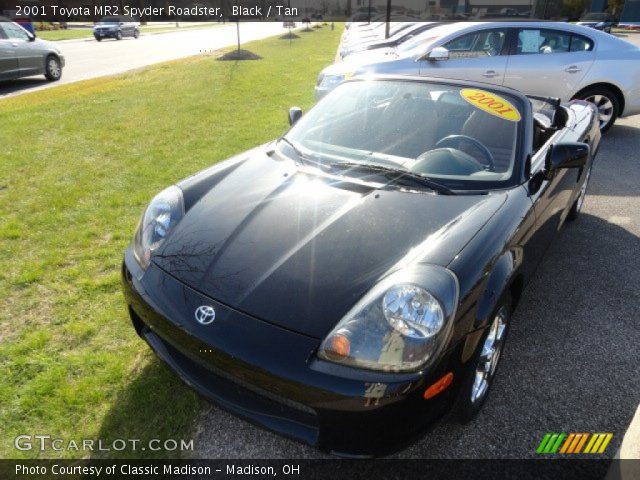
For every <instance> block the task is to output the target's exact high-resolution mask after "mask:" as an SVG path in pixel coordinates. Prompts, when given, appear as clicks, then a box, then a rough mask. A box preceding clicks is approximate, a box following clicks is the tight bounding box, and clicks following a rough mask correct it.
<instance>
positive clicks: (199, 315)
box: [196, 305, 216, 325]
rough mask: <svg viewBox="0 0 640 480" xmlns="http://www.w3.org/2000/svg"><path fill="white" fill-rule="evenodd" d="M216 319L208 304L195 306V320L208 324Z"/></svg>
mask: <svg viewBox="0 0 640 480" xmlns="http://www.w3.org/2000/svg"><path fill="white" fill-rule="evenodd" d="M215 319H216V311H215V310H214V309H213V307H211V306H209V305H200V306H199V307H198V308H196V320H197V321H198V323H201V324H202V325H209V324H210V323H211V322H213V321H214V320H215Z"/></svg>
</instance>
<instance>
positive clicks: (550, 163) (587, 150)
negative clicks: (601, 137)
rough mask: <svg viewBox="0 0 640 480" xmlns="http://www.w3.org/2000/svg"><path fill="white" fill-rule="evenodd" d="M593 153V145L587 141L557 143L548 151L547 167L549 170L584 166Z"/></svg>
mask: <svg viewBox="0 0 640 480" xmlns="http://www.w3.org/2000/svg"><path fill="white" fill-rule="evenodd" d="M589 155H591V147H589V145H587V144H586V143H576V142H567V143H557V144H555V145H552V146H551V148H550V149H549V152H548V153H547V158H546V162H545V167H546V170H547V171H548V172H552V171H554V170H558V169H561V168H580V167H584V166H585V165H586V163H587V160H588V159H589Z"/></svg>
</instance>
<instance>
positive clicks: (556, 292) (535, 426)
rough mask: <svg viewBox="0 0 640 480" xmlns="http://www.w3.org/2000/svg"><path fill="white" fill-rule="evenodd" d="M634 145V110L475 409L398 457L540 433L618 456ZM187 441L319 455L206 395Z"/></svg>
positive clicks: (249, 453) (637, 226)
mask: <svg viewBox="0 0 640 480" xmlns="http://www.w3.org/2000/svg"><path fill="white" fill-rule="evenodd" d="M638 152H640V117H631V118H629V119H622V120H620V121H619V122H618V124H616V126H614V127H613V128H612V130H611V131H610V132H609V133H608V134H607V135H606V136H605V137H604V139H603V142H602V147H601V150H600V153H599V155H598V157H597V158H596V163H595V166H594V169H593V174H592V176H591V183H590V185H589V189H588V196H587V199H586V202H585V205H584V210H583V212H582V214H581V216H580V218H579V219H578V220H577V221H575V222H572V223H569V224H566V225H565V226H564V227H563V229H562V230H561V231H560V232H559V234H558V236H557V238H556V240H555V242H554V243H553V244H552V246H551V247H550V249H549V250H548V252H547V255H546V258H545V260H544V261H543V263H542V264H541V265H540V267H539V268H538V270H537V273H536V275H535V277H534V278H533V280H532V282H531V284H530V285H529V286H528V288H527V289H526V291H525V293H524V295H523V298H522V301H521V303H520V305H519V306H518V309H517V310H516V313H515V315H514V317H513V319H512V324H511V331H510V333H509V338H508V339H507V344H506V349H505V352H504V355H503V358H502V361H501V365H500V369H499V371H498V373H497V377H496V381H495V384H494V386H493V389H492V391H491V393H490V395H489V398H488V401H487V403H486V404H485V406H484V409H483V411H482V412H481V413H480V416H479V417H478V418H477V419H476V420H475V421H474V422H472V423H470V424H468V425H466V426H462V425H459V424H457V423H456V422H455V420H453V419H451V418H447V417H445V418H444V419H442V420H441V421H440V422H439V423H437V424H436V425H435V426H434V427H433V428H432V429H431V430H430V431H429V432H428V433H427V434H426V435H425V436H424V437H422V438H421V439H420V440H419V441H417V442H416V443H415V444H413V445H412V446H410V447H408V448H406V449H405V450H403V451H400V452H398V453H397V454H395V455H393V457H394V458H527V457H536V456H537V455H536V453H535V451H536V448H537V446H538V444H539V443H540V441H541V439H542V437H543V436H544V434H545V433H547V432H567V433H569V432H611V433H613V439H612V441H611V443H610V445H609V446H608V447H607V450H606V451H605V453H604V455H603V456H605V457H613V456H614V455H615V454H616V451H617V450H618V448H619V446H620V443H621V441H622V438H623V436H624V434H625V431H626V430H627V428H628V426H629V423H630V421H631V419H632V417H633V415H634V413H635V411H636V409H637V408H638V405H639V404H640V362H639V361H638V360H639V355H638V352H639V350H638V345H640V318H639V316H638V312H640V290H639V289H638V285H640V238H639V236H640V154H639V153H638ZM384 434H385V433H384V431H381V432H380V435H384ZM195 446H196V449H197V451H196V456H198V457H203V458H312V457H323V454H321V453H320V452H318V451H317V450H315V449H313V448H310V447H307V446H305V445H302V444H299V443H296V442H293V441H290V440H287V439H285V438H282V437H280V436H278V435H275V434H273V433H270V432H267V431H264V430H262V429H260V428H258V427H255V426H253V425H251V424H249V423H248V422H246V421H244V420H240V419H238V418H236V417H234V416H232V415H230V414H228V413H226V412H225V411H223V410H221V409H219V408H218V407H216V406H213V405H207V407H206V409H205V411H204V412H203V413H202V414H201V417H200V421H199V425H198V430H197V435H196V440H195ZM637 456H638V457H640V452H637Z"/></svg>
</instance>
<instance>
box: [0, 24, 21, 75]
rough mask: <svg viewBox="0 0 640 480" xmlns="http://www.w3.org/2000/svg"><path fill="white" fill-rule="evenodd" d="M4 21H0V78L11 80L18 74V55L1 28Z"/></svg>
mask: <svg viewBox="0 0 640 480" xmlns="http://www.w3.org/2000/svg"><path fill="white" fill-rule="evenodd" d="M5 23H6V22H1V21H0V80H11V79H12V78H16V77H17V76H18V71H19V68H18V56H17V55H16V51H15V47H14V46H13V45H12V42H11V40H9V39H8V38H7V36H6V34H5V33H4V29H3V28H2V27H3V25H4V24H5Z"/></svg>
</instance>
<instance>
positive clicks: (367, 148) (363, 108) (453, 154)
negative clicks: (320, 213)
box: [279, 80, 522, 189]
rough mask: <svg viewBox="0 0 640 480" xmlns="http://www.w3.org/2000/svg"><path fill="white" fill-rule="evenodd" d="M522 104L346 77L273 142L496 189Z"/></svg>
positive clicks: (480, 93) (319, 156)
mask: <svg viewBox="0 0 640 480" xmlns="http://www.w3.org/2000/svg"><path fill="white" fill-rule="evenodd" d="M516 105H517V106H516ZM521 105H522V104H521V101H520V100H519V99H518V98H516V97H512V96H511V95H507V94H503V93H501V94H497V93H495V92H492V91H490V90H484V89H479V88H464V87H460V86H453V85H447V84H436V83H431V82H429V83H427V82H421V81H413V80H406V81H405V80H361V81H352V82H346V83H343V84H342V85H340V86H339V87H338V88H336V89H335V90H334V91H333V92H331V93H330V94H329V95H327V96H326V97H325V98H324V99H323V100H321V101H320V102H319V103H318V104H317V105H316V106H315V107H314V108H313V109H312V110H310V111H309V112H308V113H307V114H306V115H304V116H303V117H302V118H301V119H300V120H299V121H298V122H297V123H296V124H295V125H294V127H293V128H292V129H291V130H290V131H289V133H287V135H286V140H287V143H285V142H281V143H280V144H279V145H280V146H279V148H281V149H291V147H292V146H293V147H296V148H295V150H296V151H295V152H294V153H295V154H298V155H304V156H308V157H309V158H313V159H314V160H315V161H316V162H318V163H319V164H325V165H329V166H332V167H337V168H339V167H340V163H341V162H342V163H345V162H346V163H347V164H349V165H353V164H355V165H359V164H364V165H367V166H376V167H384V168H389V169H395V170H402V171H407V172H410V173H411V174H414V176H415V175H421V176H423V177H428V178H431V179H435V180H437V182H438V183H441V184H444V185H446V186H447V187H448V188H450V189H480V188H482V189H486V188H493V187H496V188H503V187H504V186H505V185H506V184H507V183H509V182H511V179H512V178H513V177H514V175H513V173H514V164H515V158H516V145H517V140H518V135H519V134H520V132H521V130H522V129H521V128H519V126H520V123H521V118H522V114H521V110H520V109H521V108H522V106H521ZM289 142H290V143H289ZM284 153H285V154H287V152H284ZM289 154H292V153H291V152H290V151H289Z"/></svg>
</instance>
